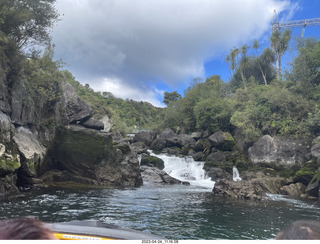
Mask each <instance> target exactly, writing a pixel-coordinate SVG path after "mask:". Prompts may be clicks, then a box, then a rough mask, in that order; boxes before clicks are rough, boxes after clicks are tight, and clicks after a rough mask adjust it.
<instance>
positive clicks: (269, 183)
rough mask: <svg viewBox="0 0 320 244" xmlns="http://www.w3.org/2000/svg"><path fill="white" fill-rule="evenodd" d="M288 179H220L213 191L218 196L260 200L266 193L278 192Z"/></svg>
mask: <svg viewBox="0 0 320 244" xmlns="http://www.w3.org/2000/svg"><path fill="white" fill-rule="evenodd" d="M287 183H288V181H287V180H286V179H284V178H274V177H266V178H263V179H253V180H248V181H245V180H242V181H230V180H225V179H221V180H218V181H216V183H215V185H214V188H213V192H214V193H215V194H217V195H220V196H227V197H231V198H243V199H250V200H261V199H262V198H263V197H265V196H266V193H273V194H279V193H280V188H281V187H283V186H284V185H286V184H287Z"/></svg>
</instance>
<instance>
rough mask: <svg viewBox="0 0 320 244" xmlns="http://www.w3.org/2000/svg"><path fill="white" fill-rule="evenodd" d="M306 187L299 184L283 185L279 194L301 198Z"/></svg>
mask: <svg viewBox="0 0 320 244" xmlns="http://www.w3.org/2000/svg"><path fill="white" fill-rule="evenodd" d="M305 190H306V186H305V185H304V184H302V183H301V182H298V183H293V184H290V185H285V186H283V187H281V188H280V193H281V194H283V195H290V196H302V195H303V194H304V193H305Z"/></svg>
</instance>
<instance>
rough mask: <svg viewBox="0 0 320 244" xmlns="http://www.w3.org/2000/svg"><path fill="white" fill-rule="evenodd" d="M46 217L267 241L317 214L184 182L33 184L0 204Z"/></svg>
mask: <svg viewBox="0 0 320 244" xmlns="http://www.w3.org/2000/svg"><path fill="white" fill-rule="evenodd" d="M30 215H32V216H35V217H38V218H40V219H41V220H43V221H46V222H63V221H71V220H98V221H101V222H104V223H112V224H116V225H118V226H122V227H127V228H131V229H135V230H139V231H144V232H148V233H152V234H155V235H160V236H164V237H166V238H168V239H180V240H183V239H191V240H193V239H194V240H197V239H205V240H215V239H226V240H257V239H259V240H267V239H272V238H273V237H274V236H275V234H276V233H278V232H279V231H280V230H281V229H283V228H284V227H286V226H287V225H288V224H289V223H291V222H292V221H295V220H298V219H302V218H303V219H315V220H317V219H320V207H319V205H317V204H315V202H314V201H309V200H306V199H304V200H301V199H292V198H287V197H285V196H281V195H270V196H268V197H267V198H266V199H263V200H262V201H245V200H241V199H237V200H235V199H232V198H223V197H217V196H214V194H212V192H211V189H206V188H200V187H195V186H184V185H166V186H154V185H150V184H145V185H143V186H141V187H139V188H128V189H122V190H120V189H91V190H84V189H78V190H72V189H62V188H46V189H43V188H42V189H38V188H35V189H33V190H32V191H28V192H25V194H24V197H21V198H18V199H15V200H14V201H5V202H1V204H0V216H1V218H2V219H4V218H13V217H18V216H30Z"/></svg>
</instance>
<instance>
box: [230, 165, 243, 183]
mask: <svg viewBox="0 0 320 244" xmlns="http://www.w3.org/2000/svg"><path fill="white" fill-rule="evenodd" d="M232 171H233V181H240V180H241V178H240V174H239V171H238V169H237V167H236V166H233V168H232Z"/></svg>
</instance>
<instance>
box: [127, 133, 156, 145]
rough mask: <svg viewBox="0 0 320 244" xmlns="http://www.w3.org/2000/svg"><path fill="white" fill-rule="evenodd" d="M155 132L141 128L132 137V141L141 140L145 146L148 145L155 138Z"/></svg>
mask: <svg viewBox="0 0 320 244" xmlns="http://www.w3.org/2000/svg"><path fill="white" fill-rule="evenodd" d="M156 135H157V133H156V132H155V131H147V130H142V131H139V132H138V133H136V134H135V136H134V137H133V141H134V142H143V143H144V144H146V145H147V146H150V145H151V143H152V142H153V141H154V139H155V138H156Z"/></svg>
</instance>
